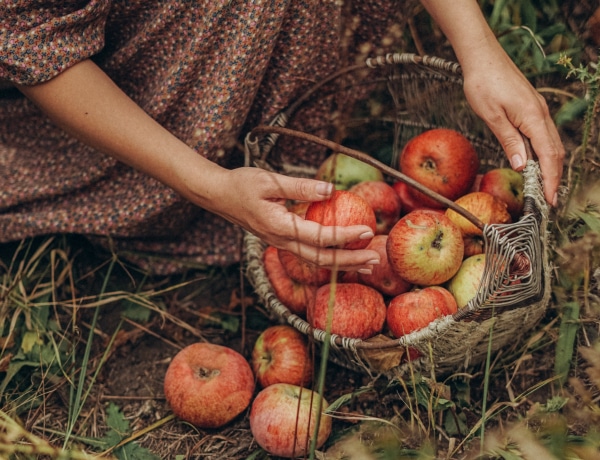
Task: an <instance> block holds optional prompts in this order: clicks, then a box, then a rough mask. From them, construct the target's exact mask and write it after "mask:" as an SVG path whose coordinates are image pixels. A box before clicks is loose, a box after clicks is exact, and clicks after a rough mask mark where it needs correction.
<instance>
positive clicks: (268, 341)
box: [250, 324, 313, 388]
mask: <svg viewBox="0 0 600 460" xmlns="http://www.w3.org/2000/svg"><path fill="white" fill-rule="evenodd" d="M250 364H251V366H252V370H253V371H254V375H256V379H257V380H258V383H259V384H260V385H261V386H262V387H263V388H265V387H268V386H269V385H273V384H275V383H290V384H293V385H300V386H305V385H308V384H309V383H310V382H311V380H312V375H313V360H312V353H311V350H310V348H309V343H308V338H307V337H306V336H305V335H304V334H302V333H301V332H300V331H298V330H297V329H295V328H293V327H292V326H289V325H287V324H280V325H277V326H271V327H268V328H267V329H265V330H264V331H263V332H262V333H261V334H260V335H259V336H258V338H257V339H256V342H255V343H254V348H253V349H252V356H251V358H250Z"/></svg>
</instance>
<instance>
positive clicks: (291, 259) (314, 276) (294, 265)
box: [277, 249, 332, 286]
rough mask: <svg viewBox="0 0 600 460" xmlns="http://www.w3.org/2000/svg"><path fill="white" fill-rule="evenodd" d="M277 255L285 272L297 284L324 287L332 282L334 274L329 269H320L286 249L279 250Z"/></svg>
mask: <svg viewBox="0 0 600 460" xmlns="http://www.w3.org/2000/svg"><path fill="white" fill-rule="evenodd" d="M277 255H278V256H279V261H280V262H281V265H282V266H283V268H284V270H285V272H286V273H287V274H288V276H289V277H290V278H291V279H292V280H293V281H296V282H297V283H300V284H304V285H310V286H322V285H323V284H325V283H329V282H330V281H331V275H332V272H331V270H329V269H328V268H324V267H319V266H318V265H315V264H313V263H312V262H309V261H308V260H305V259H303V258H302V257H300V256H299V255H297V254H294V253H293V252H291V251H287V250H285V249H278V250H277Z"/></svg>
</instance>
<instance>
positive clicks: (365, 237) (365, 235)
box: [359, 232, 375, 240]
mask: <svg viewBox="0 0 600 460" xmlns="http://www.w3.org/2000/svg"><path fill="white" fill-rule="evenodd" d="M374 236H375V234H374V233H373V232H365V233H363V234H362V235H360V237H359V238H360V239H361V240H368V239H369V238H373V237H374Z"/></svg>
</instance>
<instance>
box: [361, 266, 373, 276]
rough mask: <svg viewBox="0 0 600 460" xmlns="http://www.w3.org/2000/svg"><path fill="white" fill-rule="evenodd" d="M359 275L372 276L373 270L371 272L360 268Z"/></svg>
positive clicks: (368, 269)
mask: <svg viewBox="0 0 600 460" xmlns="http://www.w3.org/2000/svg"><path fill="white" fill-rule="evenodd" d="M358 273H360V274H361V275H372V274H373V270H371V269H370V268H359V269H358Z"/></svg>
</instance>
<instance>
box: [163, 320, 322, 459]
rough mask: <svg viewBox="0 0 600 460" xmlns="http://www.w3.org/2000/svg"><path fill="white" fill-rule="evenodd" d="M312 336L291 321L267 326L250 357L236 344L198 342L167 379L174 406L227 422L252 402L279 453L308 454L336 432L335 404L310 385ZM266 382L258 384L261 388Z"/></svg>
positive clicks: (254, 415)
mask: <svg viewBox="0 0 600 460" xmlns="http://www.w3.org/2000/svg"><path fill="white" fill-rule="evenodd" d="M312 381H313V353H312V350H311V348H310V346H309V342H308V338H307V337H306V336H305V335H303V334H302V333H300V332H299V331H298V330H296V329H295V328H293V327H292V326H288V325H276V326H271V327H268V328H267V329H265V330H264V331H263V332H262V333H261V334H260V335H259V336H258V338H257V340H256V342H255V343H254V347H253V349H252V354H251V356H250V357H249V359H246V358H245V357H244V356H243V355H242V354H240V353H238V352H237V351H235V350H233V349H232V348H230V347H226V346H222V345H217V344H212V343H206V342H197V343H194V344H191V345H188V346H187V347H185V348H183V349H182V350H181V351H179V352H178V353H177V354H176V355H175V356H174V357H173V359H172V360H171V362H170V364H169V367H168V369H167V372H166V374H165V379H164V393H165V397H166V399H167V402H168V403H169V406H170V407H171V410H172V411H173V413H174V414H175V415H176V416H177V417H179V418H180V419H181V420H184V421H186V422H188V423H191V424H192V425H195V426H197V427H199V428H209V429H214V428H220V427H222V426H224V425H226V424H228V423H230V422H232V421H233V420H234V419H236V418H237V417H238V416H239V415H240V414H242V412H244V411H245V410H246V409H248V407H250V415H249V419H250V430H251V432H252V435H253V436H254V439H255V441H256V442H257V444H258V445H259V446H260V447H262V448H263V449H264V450H265V451H267V452H268V453H270V454H271V455H275V456H278V457H285V458H297V457H302V458H305V456H306V455H307V453H308V452H310V447H311V444H312V438H313V437H314V435H315V428H316V427H317V426H318V429H317V433H316V441H315V445H316V448H317V449H318V448H320V447H321V446H322V445H323V444H324V443H325V441H326V440H327V438H328V437H329V435H330V434H331V423H332V419H331V417H329V416H327V415H325V414H324V411H325V409H326V408H327V407H328V403H327V401H326V400H325V398H323V397H322V396H321V395H320V394H319V393H318V392H316V391H314V390H312V389H310V385H311V384H312ZM257 388H258V391H256V390H257Z"/></svg>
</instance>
